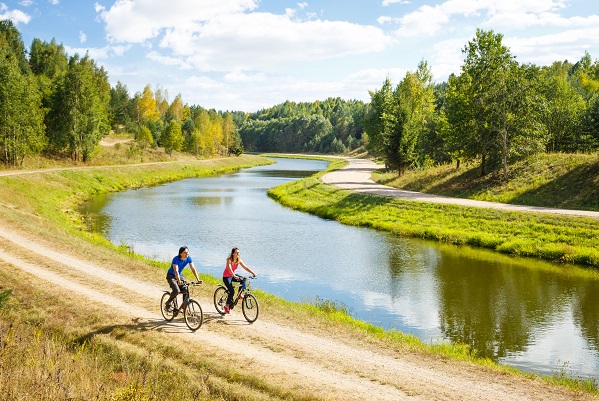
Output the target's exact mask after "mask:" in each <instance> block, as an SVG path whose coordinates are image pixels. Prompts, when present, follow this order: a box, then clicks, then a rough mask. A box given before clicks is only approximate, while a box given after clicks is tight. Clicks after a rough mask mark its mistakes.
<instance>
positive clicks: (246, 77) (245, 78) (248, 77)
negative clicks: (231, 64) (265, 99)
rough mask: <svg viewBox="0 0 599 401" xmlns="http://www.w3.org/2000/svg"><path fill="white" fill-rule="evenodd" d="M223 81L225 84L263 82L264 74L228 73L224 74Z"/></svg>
mask: <svg viewBox="0 0 599 401" xmlns="http://www.w3.org/2000/svg"><path fill="white" fill-rule="evenodd" d="M224 79H225V81H226V82H234V83H250V82H264V81H265V80H266V75H265V74H264V73H256V74H246V73H243V72H230V73H228V74H225V76H224Z"/></svg>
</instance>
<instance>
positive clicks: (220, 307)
mask: <svg viewBox="0 0 599 401" xmlns="http://www.w3.org/2000/svg"><path fill="white" fill-rule="evenodd" d="M228 296H229V292H228V291H227V289H226V288H225V287H223V286H222V285H221V286H218V288H217V289H216V290H215V291H214V307H215V308H216V311H217V312H218V313H220V314H221V315H224V314H225V305H227V297H228Z"/></svg>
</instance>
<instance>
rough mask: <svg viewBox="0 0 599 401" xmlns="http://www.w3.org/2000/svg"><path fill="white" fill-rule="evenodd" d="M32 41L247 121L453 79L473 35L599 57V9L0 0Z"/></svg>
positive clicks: (521, 49) (536, 59) (552, 57)
mask: <svg viewBox="0 0 599 401" xmlns="http://www.w3.org/2000/svg"><path fill="white" fill-rule="evenodd" d="M3 19H10V20H12V21H13V23H14V24H15V26H16V27H17V28H18V29H19V32H21V35H22V38H23V42H24V44H25V46H26V48H27V49H28V48H29V47H30V46H31V42H32V40H33V39H34V38H38V39H41V40H43V41H47V42H50V41H51V40H52V39H55V40H56V42H57V43H61V44H62V45H63V46H64V48H65V50H66V52H67V54H68V55H69V56H73V55H74V54H76V53H78V54H79V55H85V54H86V53H89V55H90V56H91V57H92V58H93V59H94V60H95V61H96V63H97V64H98V65H100V66H103V67H104V68H105V69H106V71H107V72H108V77H109V81H110V84H111V85H112V86H113V87H114V86H115V85H116V84H117V82H119V81H120V82H121V83H123V84H125V85H126V86H127V89H128V91H129V94H130V96H133V95H134V94H135V93H137V92H142V91H143V89H144V87H145V86H146V85H150V87H151V89H152V90H153V91H156V90H157V89H160V90H162V91H163V93H166V94H167V100H168V101H169V102H172V100H173V99H174V98H175V97H176V96H177V95H181V99H182V101H183V102H184V103H187V104H189V105H198V106H201V107H204V108H207V109H216V110H222V111H227V110H228V111H246V112H254V111H257V110H260V109H264V108H268V107H271V106H274V105H277V104H280V103H283V102H285V101H286V100H289V101H294V102H313V101H316V100H325V99H326V98H329V97H341V98H342V99H345V100H354V99H355V100H362V101H364V102H369V101H370V94H369V91H374V90H377V89H379V88H380V87H381V86H382V84H383V82H384V80H385V79H386V78H387V77H389V78H390V80H391V82H392V84H393V85H397V84H398V83H399V82H400V81H401V80H402V79H403V78H404V76H405V74H406V72H408V71H415V70H416V69H417V67H418V64H419V63H420V62H421V61H426V62H427V63H428V64H429V66H430V67H431V70H432V73H433V77H434V81H435V82H443V81H447V79H448V77H449V75H450V74H451V73H456V74H459V73H460V67H461V66H462V64H463V61H464V55H463V53H462V50H463V49H464V47H465V46H466V45H467V43H468V42H469V41H471V40H472V39H473V38H474V35H475V33H476V29H477V28H480V29H484V30H493V31H494V32H495V33H500V34H502V35H503V36H504V38H503V43H504V45H506V46H507V47H508V48H509V49H510V51H511V53H512V54H513V55H514V56H515V57H516V60H517V61H519V62H520V63H533V64H536V65H539V66H543V65H550V64H552V63H553V62H554V61H564V60H568V61H570V62H576V61H578V60H580V59H581V58H582V57H583V56H584V54H585V52H588V53H589V54H590V55H591V58H592V59H593V60H597V59H598V58H599V0H420V1H419V0H321V1H299V2H298V1H297V0H296V1H288V0H168V1H166V0H117V1H115V0H98V1H95V2H94V1H87V0H10V1H9V0H0V20H3Z"/></svg>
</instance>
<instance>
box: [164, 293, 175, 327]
mask: <svg viewBox="0 0 599 401" xmlns="http://www.w3.org/2000/svg"><path fill="white" fill-rule="evenodd" d="M170 297H171V294H169V293H168V292H165V293H164V294H162V298H161V299H160V312H162V317H163V318H164V320H166V321H167V322H170V321H171V320H173V319H174V318H175V311H176V310H177V300H176V299H174V300H173V302H172V305H171V307H170V309H167V308H166V301H168V299H169V298H170Z"/></svg>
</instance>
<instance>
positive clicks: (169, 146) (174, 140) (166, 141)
mask: <svg viewBox="0 0 599 401" xmlns="http://www.w3.org/2000/svg"><path fill="white" fill-rule="evenodd" d="M160 144H161V145H162V146H163V147H164V151H165V152H166V153H168V154H171V153H172V152H173V150H180V149H181V146H183V132H182V131H181V126H180V125H179V123H178V122H177V121H175V120H171V122H170V123H169V124H168V126H167V127H166V129H165V130H164V134H163V135H162V137H161V138H160Z"/></svg>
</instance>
